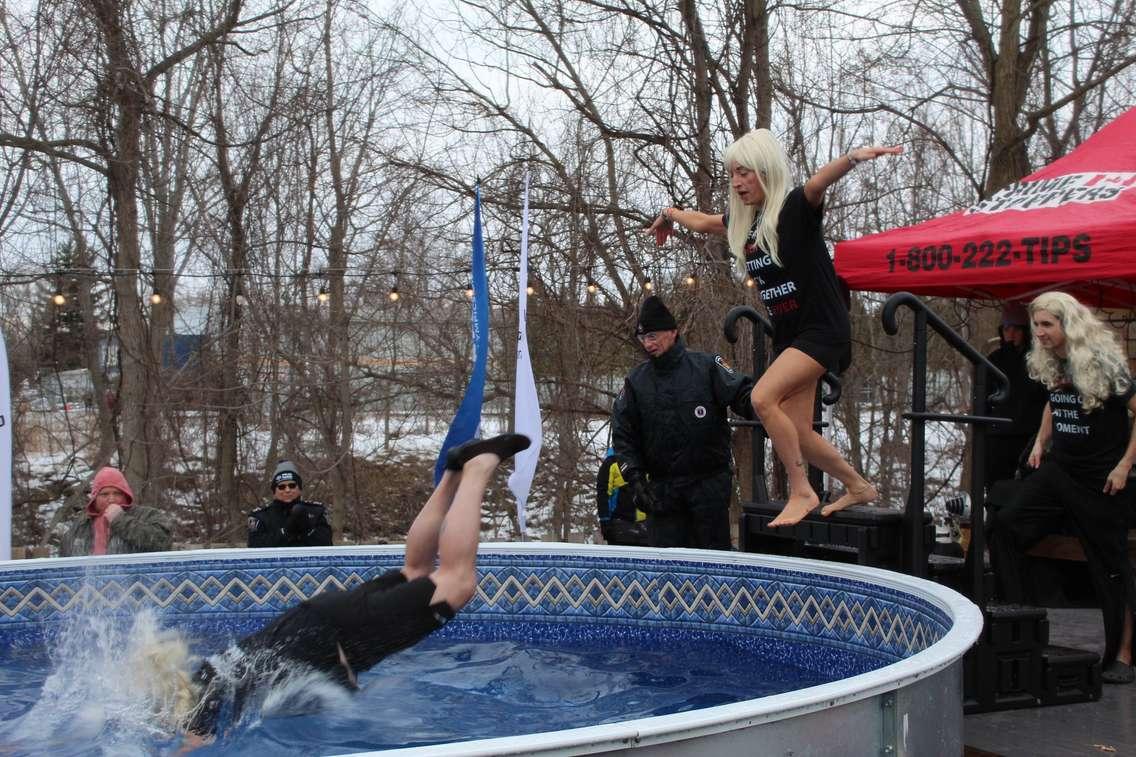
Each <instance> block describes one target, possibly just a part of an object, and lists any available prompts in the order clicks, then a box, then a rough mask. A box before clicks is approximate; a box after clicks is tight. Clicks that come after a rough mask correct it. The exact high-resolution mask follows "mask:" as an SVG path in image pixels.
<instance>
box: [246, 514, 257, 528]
mask: <svg viewBox="0 0 1136 757" xmlns="http://www.w3.org/2000/svg"><path fill="white" fill-rule="evenodd" d="M259 528H260V518H258V517H256V516H255V515H250V516H249V522H248V530H249V531H256V530H257V529H259Z"/></svg>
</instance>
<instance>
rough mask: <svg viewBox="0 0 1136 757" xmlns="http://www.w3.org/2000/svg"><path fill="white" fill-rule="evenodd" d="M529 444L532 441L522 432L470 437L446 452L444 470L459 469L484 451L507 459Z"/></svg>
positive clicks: (526, 447)
mask: <svg viewBox="0 0 1136 757" xmlns="http://www.w3.org/2000/svg"><path fill="white" fill-rule="evenodd" d="M530 444H532V441H530V440H529V438H528V437H527V436H525V435H524V434H501V435H500V436H494V437H492V438H490V439H470V440H469V441H468V442H466V443H465V444H459V445H458V446H456V447H453V448H451V449H450V451H449V452H447V453H446V470H453V471H460V470H461V469H462V466H464V465H465V464H466V463H468V462H469V461H470V460H472V459H473V458H475V457H477V456H478V455H484V454H486V453H491V454H494V455H497V457H499V458H501V459H502V460H508V459H509V458H510V457H512V456H513V455H515V454H517V453H518V452H520V451H521V450H523V449H528V448H529V445H530Z"/></svg>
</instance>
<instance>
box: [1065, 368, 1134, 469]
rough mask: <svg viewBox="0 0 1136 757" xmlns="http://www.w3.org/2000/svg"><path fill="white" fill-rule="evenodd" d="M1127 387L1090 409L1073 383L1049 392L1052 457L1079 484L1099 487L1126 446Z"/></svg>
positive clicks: (1130, 388) (1130, 386)
mask: <svg viewBox="0 0 1136 757" xmlns="http://www.w3.org/2000/svg"><path fill="white" fill-rule="evenodd" d="M1133 394H1136V387H1134V386H1133V384H1132V382H1131V380H1130V381H1129V382H1128V388H1127V389H1126V390H1125V391H1123V392H1122V393H1120V394H1114V395H1112V396H1111V397H1109V398H1108V399H1107V400H1105V402H1104V404H1103V405H1101V406H1100V407H1097V408H1095V409H1094V410H1093V411H1092V412H1086V411H1085V408H1084V407H1083V406H1082V401H1083V400H1082V397H1081V393H1080V392H1078V391H1077V390H1076V388H1074V387H1073V386H1072V385H1068V386H1062V387H1058V388H1056V389H1052V390H1050V392H1049V411H1050V413H1051V415H1052V421H1053V447H1052V453H1053V460H1054V462H1056V463H1057V464H1058V465H1060V466H1061V468H1062V469H1064V471H1065V472H1066V473H1068V474H1069V475H1070V476H1071V477H1072V478H1074V479H1075V480H1077V481H1078V482H1080V483H1081V484H1083V485H1085V486H1088V487H1090V488H1092V489H1093V490H1100V489H1103V488H1104V482H1105V479H1107V478H1108V474H1109V473H1111V472H1112V469H1113V468H1115V467H1116V464H1117V463H1118V462H1120V458H1122V457H1124V450H1125V449H1126V448H1127V447H1128V437H1129V432H1128V400H1129V399H1131V397H1132V395H1133Z"/></svg>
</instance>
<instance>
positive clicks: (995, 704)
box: [963, 641, 1042, 714]
mask: <svg viewBox="0 0 1136 757" xmlns="http://www.w3.org/2000/svg"><path fill="white" fill-rule="evenodd" d="M1041 668H1042V662H1041V651H1040V649H1012V650H996V649H995V648H994V647H991V646H990V645H989V644H987V643H986V642H985V641H980V642H979V643H977V644H975V645H974V646H973V647H971V648H970V651H969V652H967V653H966V656H965V657H964V658H963V712H965V713H967V714H970V713H974V712H992V711H994V710H1012V709H1018V708H1021V707H1036V706H1037V705H1039V704H1041V703H1042V702H1041V696H1040V694H1041V688H1042V670H1041Z"/></svg>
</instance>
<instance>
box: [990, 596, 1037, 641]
mask: <svg viewBox="0 0 1136 757" xmlns="http://www.w3.org/2000/svg"><path fill="white" fill-rule="evenodd" d="M984 614H985V619H986V629H985V639H986V641H987V643H989V644H990V646H991V647H993V648H994V649H996V650H998V651H999V652H1010V651H1015V650H1027V649H1032V650H1035V651H1040V650H1041V648H1042V647H1044V646H1046V645H1047V644H1049V619H1048V617H1046V611H1045V608H1044V607H1029V606H1026V605H1003V604H993V603H991V604H988V605H987V606H986V612H985V613H984Z"/></svg>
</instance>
